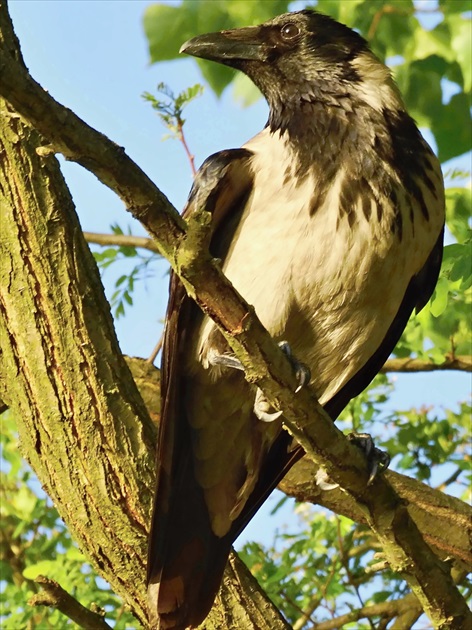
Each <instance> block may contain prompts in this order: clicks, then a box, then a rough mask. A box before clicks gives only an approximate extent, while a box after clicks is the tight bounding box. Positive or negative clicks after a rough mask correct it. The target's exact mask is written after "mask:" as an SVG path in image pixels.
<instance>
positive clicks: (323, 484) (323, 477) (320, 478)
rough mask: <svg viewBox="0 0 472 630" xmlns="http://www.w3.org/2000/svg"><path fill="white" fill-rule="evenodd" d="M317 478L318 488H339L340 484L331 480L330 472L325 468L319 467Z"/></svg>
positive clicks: (325, 489)
mask: <svg viewBox="0 0 472 630" xmlns="http://www.w3.org/2000/svg"><path fill="white" fill-rule="evenodd" d="M315 480H316V485H317V486H318V488H320V490H324V491H328V490H335V489H336V488H339V484H338V483H334V482H333V481H331V480H330V478H329V477H328V473H327V472H326V470H325V469H324V468H318V470H317V471H316V475H315Z"/></svg>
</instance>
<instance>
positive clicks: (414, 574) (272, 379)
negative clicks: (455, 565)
mask: <svg viewBox="0 0 472 630" xmlns="http://www.w3.org/2000/svg"><path fill="white" fill-rule="evenodd" d="M0 93H1V95H2V96H4V97H5V98H6V99H7V100H8V101H9V102H10V103H11V105H12V106H13V107H14V108H15V109H16V110H17V111H18V112H19V113H20V114H21V115H22V116H23V117H24V118H26V119H27V120H28V121H29V122H30V123H31V124H32V125H33V126H34V127H36V128H37V129H38V131H40V133H41V134H43V135H44V136H45V137H47V138H48V139H49V141H50V142H51V144H52V147H50V148H48V149H47V150H48V151H51V152H53V151H60V152H61V153H63V155H64V156H65V157H66V158H67V159H71V160H74V161H76V162H78V163H79V164H81V165H82V166H84V167H85V168H87V169H88V170H90V171H91V172H93V173H94V174H95V175H96V176H97V177H98V178H99V179H100V180H101V181H102V182H103V183H104V184H105V185H107V186H108V187H109V188H111V189H112V190H114V191H115V192H116V193H117V194H118V195H119V196H120V197H121V198H122V199H123V201H124V202H125V204H126V206H127V208H128V210H129V211H130V212H131V213H132V214H133V216H134V217H135V218H136V219H138V220H139V221H141V223H142V224H143V225H144V226H145V227H146V229H147V230H148V231H149V232H150V234H152V236H153V237H155V238H156V242H157V243H158V248H159V251H160V253H161V254H162V255H163V256H165V257H166V258H167V259H168V260H169V261H170V262H171V264H172V266H173V268H174V269H175V270H176V272H177V273H178V274H179V276H180V278H181V279H182V281H183V282H184V284H185V286H186V288H187V290H188V292H189V294H190V295H191V296H192V297H193V298H194V299H195V301H196V302H197V303H198V304H199V305H200V307H201V308H202V309H203V310H204V312H206V313H207V314H208V315H209V316H210V317H211V318H212V319H213V320H214V321H215V322H216V323H217V325H218V326H219V328H220V330H221V331H222V333H223V334H224V335H225V337H226V338H227V339H228V341H229V343H230V345H231V347H232V349H233V351H234V352H235V353H236V355H237V356H238V358H239V359H240V360H241V361H242V363H243V365H244V366H245V368H246V377H247V378H248V380H249V381H250V382H253V383H257V385H258V386H259V387H261V388H262V389H263V390H264V392H265V393H266V395H267V397H268V399H269V401H270V402H271V404H273V406H274V407H275V408H276V409H283V410H284V417H285V420H286V425H287V427H288V428H289V430H290V432H291V433H292V434H293V435H294V436H295V437H296V438H297V440H298V441H299V442H300V444H301V445H302V446H303V447H304V449H305V451H306V452H307V454H308V456H309V457H310V458H312V459H313V461H315V463H316V464H317V465H321V466H323V467H324V468H325V469H326V471H327V473H328V475H329V476H330V478H331V479H333V480H334V481H336V482H337V483H339V484H340V485H341V487H343V488H344V489H345V490H346V491H347V492H348V493H349V494H350V495H351V496H352V497H353V499H354V500H355V501H357V502H358V503H359V505H362V507H363V509H364V511H365V515H366V519H367V522H368V524H369V526H370V527H371V528H372V530H373V531H374V532H375V534H376V535H377V537H378V538H379V540H380V542H381V543H382V545H383V547H384V550H385V554H386V557H387V559H388V561H389V563H390V566H391V567H392V569H393V570H394V571H397V572H398V573H399V574H400V575H401V576H402V577H403V578H404V579H406V580H407V582H408V583H409V585H410V586H411V588H412V590H413V591H414V592H415V593H416V594H417V596H418V598H419V599H420V601H421V603H422V605H423V607H424V610H425V612H426V613H427V614H428V616H429V617H430V618H431V620H432V621H433V624H434V625H435V626H436V627H437V628H458V629H459V628H463V627H464V625H466V624H467V623H468V621H470V619H471V614H470V611H469V610H468V608H467V605H466V603H465V601H464V599H463V597H462V596H461V594H460V592H459V591H458V590H457V588H456V587H455V585H454V583H453V582H452V579H451V576H450V573H449V571H448V567H447V566H446V565H445V564H444V563H442V562H441V561H439V560H438V559H437V558H436V557H435V556H434V554H433V553H432V552H431V550H430V548H429V547H428V546H427V545H426V543H425V542H424V541H423V540H422V538H421V536H420V534H419V531H418V529H417V527H416V525H415V523H414V522H413V520H412V519H411V518H410V516H409V514H408V510H407V507H406V506H405V505H404V504H403V503H402V502H401V501H400V500H399V498H398V497H397V495H396V494H395V493H394V491H393V490H392V488H391V486H390V485H389V484H388V482H387V481H386V479H382V478H379V479H377V480H376V481H375V482H374V485H373V487H372V488H369V489H367V486H366V484H367V476H368V475H367V471H366V464H365V461H364V459H363V457H362V456H361V454H360V452H359V451H358V449H356V448H355V447H354V446H353V445H351V444H350V443H349V442H348V440H346V439H345V437H344V436H343V434H342V433H341V432H340V431H339V430H338V429H337V428H336V427H335V426H334V424H333V423H332V422H331V420H330V418H329V417H328V416H327V414H326V413H325V412H324V410H323V409H322V408H321V407H320V405H319V403H318V401H317V400H316V398H315V396H314V395H313V393H312V392H311V391H309V390H308V389H306V390H302V391H301V392H299V394H297V397H296V399H295V397H294V395H293V391H294V390H295V387H296V383H295V377H294V375H293V374H292V370H291V367H290V364H289V362H288V360H287V359H286V357H285V356H284V354H283V353H282V351H281V350H280V349H279V348H278V347H277V345H276V344H275V343H274V342H273V340H272V339H271V337H270V336H269V335H268V333H267V331H265V330H264V328H263V327H262V326H261V324H260V322H259V320H258V319H257V318H256V316H255V314H254V311H253V309H251V308H250V307H249V306H248V305H247V304H246V303H245V302H244V300H243V299H242V298H241V296H239V295H238V294H237V292H236V291H235V290H234V289H233V287H232V286H231V284H230V283H229V282H228V280H227V279H226V278H224V276H223V275H222V274H221V271H220V269H219V267H218V263H217V261H214V260H212V259H211V257H210V255H209V253H208V252H207V251H206V250H205V249H204V248H203V249H202V248H199V247H198V245H199V244H201V242H202V241H201V239H200V237H201V236H202V233H201V232H197V231H196V230H195V231H194V232H193V234H192V233H188V232H187V230H186V225H185V222H184V221H183V219H182V218H181V217H180V216H179V215H178V214H177V213H176V212H175V211H174V209H173V208H172V206H171V205H170V203H169V202H168V200H167V199H166V198H165V196H164V195H163V194H162V193H161V192H160V191H159V190H158V189H157V188H156V187H155V186H154V184H153V183H152V182H151V180H150V179H149V178H148V177H147V176H146V175H145V174H144V173H143V172H142V171H141V170H140V169H139V167H138V166H137V165H136V164H134V163H133V162H132V161H131V160H130V159H129V158H128V156H127V155H126V154H125V152H124V150H123V149H122V148H120V147H118V146H117V145H115V144H114V143H112V142H111V141H110V140H108V139H107V138H105V137H104V136H103V135H102V134H99V133H98V132H96V131H95V130H94V129H92V128H91V127H89V126H88V125H86V124H85V123H84V122H83V121H81V120H80V119H79V118H78V117H77V116H76V115H75V114H73V113H72V112H71V111H70V110H68V109H67V108H65V107H62V106H61V105H59V104H58V103H57V102H56V101H54V99H52V97H51V96H50V95H49V94H48V93H47V92H46V91H44V90H43V89H42V88H41V87H40V86H39V85H38V84H37V83H36V82H35V81H33V79H32V78H31V77H30V76H29V75H28V73H27V72H26V71H25V69H24V68H23V67H22V66H21V65H19V64H18V63H17V62H15V60H14V58H13V57H12V56H11V55H10V54H8V53H7V51H6V50H5V49H4V48H3V47H2V48H1V49H0ZM42 153H43V154H44V151H43V152H42ZM202 205H203V200H202ZM210 220H211V219H210V217H209V216H208V215H207V213H205V212H203V211H202V212H199V213H196V215H195V216H194V217H192V221H193V223H194V224H195V225H196V226H197V225H198V226H199V227H200V228H201V229H202V230H203V231H204V226H205V224H208V223H209V221H210ZM196 236H197V237H198V238H197V239H196ZM204 240H205V239H203V242H204ZM66 363H67V362H66ZM59 365H60V364H59ZM137 496H140V495H139V493H138V495H137ZM117 566H118V565H117Z"/></svg>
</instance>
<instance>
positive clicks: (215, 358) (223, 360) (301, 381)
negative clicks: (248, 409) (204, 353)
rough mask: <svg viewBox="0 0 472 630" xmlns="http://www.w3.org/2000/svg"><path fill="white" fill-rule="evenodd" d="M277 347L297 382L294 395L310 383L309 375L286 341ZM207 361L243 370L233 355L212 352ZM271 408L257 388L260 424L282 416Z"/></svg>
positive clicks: (255, 402) (256, 413)
mask: <svg viewBox="0 0 472 630" xmlns="http://www.w3.org/2000/svg"><path fill="white" fill-rule="evenodd" d="M279 347H280V349H281V350H282V352H283V353H284V354H285V355H286V357H287V358H288V360H289V361H290V363H291V365H292V368H293V371H294V373H295V377H296V379H297V381H298V386H297V388H296V390H295V393H298V392H299V391H300V390H301V389H302V388H303V387H306V385H308V383H309V382H310V378H311V373H310V370H309V368H308V367H307V366H306V365H304V364H303V363H300V361H298V360H297V359H296V358H295V357H294V356H293V354H292V349H291V348H290V345H289V344H288V342H287V341H280V342H279ZM208 361H209V363H210V364H211V365H221V366H223V367H229V368H233V369H235V370H244V367H243V364H242V363H241V361H240V360H239V359H237V358H236V357H235V356H234V354H231V353H225V354H217V353H216V352H212V353H211V354H210V355H209V357H208ZM271 409H272V406H271V404H270V403H269V401H268V400H267V398H266V397H265V395H264V393H263V391H262V390H261V389H259V388H257V390H256V398H255V401H254V413H255V415H256V417H257V418H259V420H262V422H274V421H275V420H277V419H278V418H280V416H281V415H282V413H283V412H282V411H271Z"/></svg>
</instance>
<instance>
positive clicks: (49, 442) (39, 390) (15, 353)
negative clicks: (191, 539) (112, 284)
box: [0, 102, 156, 620]
mask: <svg viewBox="0 0 472 630" xmlns="http://www.w3.org/2000/svg"><path fill="white" fill-rule="evenodd" d="M0 108H1V111H2V116H1V119H0V154H1V156H2V157H1V166H0V168H1V171H0V181H1V197H0V204H1V219H0V221H1V226H2V230H1V254H0V286H1V297H0V326H1V339H2V341H1V347H2V358H1V361H2V363H1V374H2V381H1V385H0V387H1V394H0V395H1V397H2V399H3V400H4V401H5V402H6V403H7V404H8V405H9V407H10V408H11V409H12V411H13V412H14V413H15V416H16V418H17V422H18V430H19V434H20V439H21V446H22V450H23V453H24V455H25V457H26V459H27V460H28V461H29V462H30V464H31V466H32V467H33V469H34V470H35V471H36V473H37V475H38V477H39V479H40V481H41V482H42V484H43V487H44V489H45V491H46V492H47V493H48V494H49V495H50V496H51V498H52V499H53V500H54V503H55V504H56V506H57V508H58V510H59V512H60V514H61V516H62V517H63V518H64V520H65V521H66V523H67V525H68V527H69V528H70V530H71V532H72V534H73V536H74V537H75V538H76V539H77V540H78V541H79V544H80V546H81V548H82V549H84V550H85V551H86V553H87V555H88V556H90V557H91V558H92V560H93V562H94V565H95V567H96V568H97V569H98V570H99V571H100V572H101V573H102V575H106V578H107V579H108V580H109V581H110V582H111V584H112V586H113V588H114V589H115V591H116V592H117V593H119V594H120V595H122V596H123V597H124V598H125V600H126V601H127V602H128V603H130V605H131V606H132V608H133V610H134V611H135V612H136V613H137V614H138V616H139V618H140V619H141V620H144V618H145V612H144V604H143V601H144V562H145V555H146V531H147V523H148V522H149V512H150V505H151V498H152V492H153V481H154V467H153V465H152V455H151V454H152V452H153V445H154V443H155V439H156V435H155V430H154V429H153V425H152V423H151V422H150V421H149V420H148V415H147V412H146V409H145V406H144V404H143V402H142V400H141V397H140V395H139V393H138V391H137V388H136V385H135V383H134V381H133V379H132V377H131V373H130V371H129V369H128V367H127V365H126V363H125V361H124V359H123V357H122V355H121V353H120V350H119V346H118V342H117V340H116V336H115V333H114V329H113V322H112V319H111V315H110V310H109V306H108V304H107V302H106V300H105V298H104V294H103V289H102V286H101V282H100V278H99V275H98V271H97V268H96V265H95V261H94V260H93V257H92V255H91V253H90V251H89V248H88V246H87V244H86V243H85V240H84V238H83V235H82V231H81V228H80V225H79V223H78V220H77V216H76V214H75V209H74V206H73V203H72V200H71V198H70V194H69V192H68V190H67V187H66V186H65V183H64V181H63V178H62V175H61V173H60V170H59V165H58V162H57V160H56V158H54V157H52V156H50V157H48V158H41V157H39V156H38V155H37V154H36V147H38V146H40V139H39V138H38V135H37V134H36V133H35V132H34V131H33V130H32V129H30V128H28V127H27V126H26V125H24V124H23V123H22V121H21V120H20V119H19V117H18V116H17V115H15V113H14V112H12V111H11V110H9V109H8V107H7V105H6V104H5V102H1V104H0Z"/></svg>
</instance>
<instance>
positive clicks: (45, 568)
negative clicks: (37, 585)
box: [23, 560, 57, 580]
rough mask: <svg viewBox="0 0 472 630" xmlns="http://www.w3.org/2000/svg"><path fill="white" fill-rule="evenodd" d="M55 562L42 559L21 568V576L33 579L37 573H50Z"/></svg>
mask: <svg viewBox="0 0 472 630" xmlns="http://www.w3.org/2000/svg"><path fill="white" fill-rule="evenodd" d="M56 566H57V563H56V561H54V560H42V561H41V562H37V563H36V564H31V565H30V566H28V567H26V569H24V570H23V576H24V577H25V578H26V579H27V580H35V579H36V578H37V577H38V575H45V576H48V575H50V574H51V573H52V572H53V571H54V569H55V568H56Z"/></svg>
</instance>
